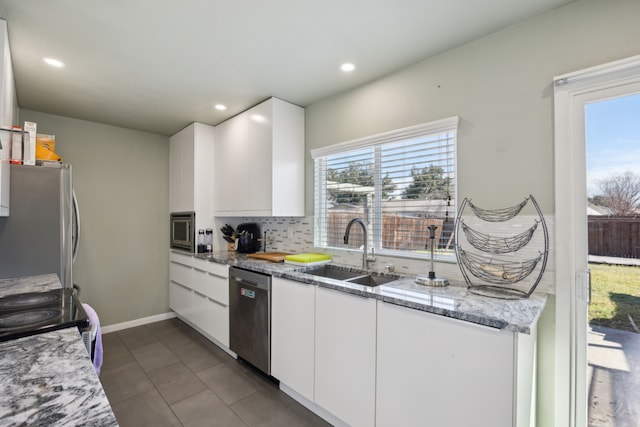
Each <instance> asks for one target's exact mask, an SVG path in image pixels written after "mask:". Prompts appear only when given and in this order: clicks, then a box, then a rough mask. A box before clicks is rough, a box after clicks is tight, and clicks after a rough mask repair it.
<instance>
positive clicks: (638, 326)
mask: <svg viewBox="0 0 640 427" xmlns="http://www.w3.org/2000/svg"><path fill="white" fill-rule="evenodd" d="M589 268H590V269H591V305H589V323H590V324H592V325H600V326H605V327H608V328H614V329H621V330H624V331H631V332H640V267H630V266H618V265H606V264H589Z"/></svg>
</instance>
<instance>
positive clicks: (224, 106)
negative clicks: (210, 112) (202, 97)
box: [214, 104, 227, 111]
mask: <svg viewBox="0 0 640 427" xmlns="http://www.w3.org/2000/svg"><path fill="white" fill-rule="evenodd" d="M214 108H215V109H216V110H218V111H224V110H226V109H227V106H226V105H223V104H216V105H215V107H214Z"/></svg>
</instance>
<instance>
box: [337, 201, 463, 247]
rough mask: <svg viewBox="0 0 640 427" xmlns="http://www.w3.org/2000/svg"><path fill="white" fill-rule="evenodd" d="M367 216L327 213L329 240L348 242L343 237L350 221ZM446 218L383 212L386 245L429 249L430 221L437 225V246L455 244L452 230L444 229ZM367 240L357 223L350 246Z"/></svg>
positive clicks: (340, 242)
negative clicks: (427, 246)
mask: <svg viewBox="0 0 640 427" xmlns="http://www.w3.org/2000/svg"><path fill="white" fill-rule="evenodd" d="M356 217H359V218H364V216H363V212H362V211H360V212H357V211H337V210H331V211H329V212H328V216H327V233H328V235H327V243H328V245H329V246H333V247H342V246H344V242H343V238H344V232H345V229H346V228H347V224H348V223H349V221H350V220H352V219H353V218H356ZM443 222H444V221H443V220H442V219H437V218H419V217H410V216H402V215H391V214H389V215H383V217H382V247H383V248H385V249H397V250H414V251H415V250H417V251H420V250H425V245H426V244H427V239H428V237H429V229H428V227H429V226H430V225H436V226H437V227H438V228H437V229H436V232H435V239H436V243H437V246H436V247H441V248H442V247H446V246H449V247H448V248H452V247H453V246H451V245H452V244H453V243H452V242H450V240H451V239H450V235H451V233H450V232H446V231H445V233H443V232H442V231H443ZM372 232H373V230H369V242H372V236H373V234H372ZM441 239H442V240H441ZM362 244H364V239H363V237H362V229H361V228H360V226H358V225H354V226H353V229H352V231H351V235H350V237H349V247H354V246H355V247H357V246H361V245H362Z"/></svg>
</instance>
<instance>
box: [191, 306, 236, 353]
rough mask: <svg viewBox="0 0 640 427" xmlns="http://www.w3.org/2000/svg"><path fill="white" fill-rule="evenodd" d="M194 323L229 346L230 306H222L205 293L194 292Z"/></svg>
mask: <svg viewBox="0 0 640 427" xmlns="http://www.w3.org/2000/svg"><path fill="white" fill-rule="evenodd" d="M194 302H195V310H196V315H195V320H194V323H195V324H196V326H198V327H199V328H200V329H201V330H202V331H203V332H204V333H205V334H207V335H209V336H210V337H212V338H215V339H216V340H218V341H219V342H220V343H221V344H223V345H224V346H226V347H228V346H229V308H228V307H225V306H222V305H220V304H218V303H216V302H214V301H212V300H210V299H209V298H207V297H206V296H204V295H200V294H199V293H194Z"/></svg>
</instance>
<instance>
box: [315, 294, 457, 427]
mask: <svg viewBox="0 0 640 427" xmlns="http://www.w3.org/2000/svg"><path fill="white" fill-rule="evenodd" d="M314 389H315V403H316V404H317V405H319V406H320V407H322V408H323V409H325V410H327V411H328V412H330V413H331V414H333V415H335V416H336V417H338V418H339V419H341V420H342V421H344V422H345V423H347V424H349V425H351V426H354V427H358V426H367V427H369V426H373V425H375V401H376V398H375V396H376V300H375V299H372V298H363V297H358V296H355V295H350V294H347V293H344V292H340V291H335V290H331V289H326V288H317V289H316V340H315V388H314ZM395 425H396V426H398V425H402V424H399V423H396V424H395ZM433 425H437V424H433ZM443 425H446V424H443Z"/></svg>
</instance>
